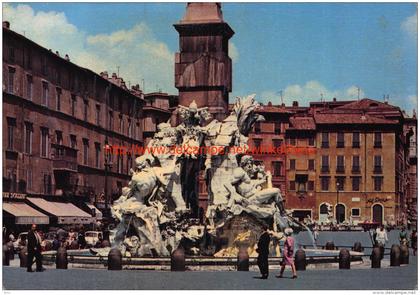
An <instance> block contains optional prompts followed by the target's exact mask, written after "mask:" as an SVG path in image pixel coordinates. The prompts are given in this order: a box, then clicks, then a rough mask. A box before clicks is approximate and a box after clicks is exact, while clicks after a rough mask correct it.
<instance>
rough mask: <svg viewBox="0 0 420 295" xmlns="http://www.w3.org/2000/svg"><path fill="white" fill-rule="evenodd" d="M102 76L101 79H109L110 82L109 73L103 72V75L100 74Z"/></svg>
mask: <svg viewBox="0 0 420 295" xmlns="http://www.w3.org/2000/svg"><path fill="white" fill-rule="evenodd" d="M100 75H101V77H102V78H104V79H107V80H108V72H107V71H103V72H101V73H100Z"/></svg>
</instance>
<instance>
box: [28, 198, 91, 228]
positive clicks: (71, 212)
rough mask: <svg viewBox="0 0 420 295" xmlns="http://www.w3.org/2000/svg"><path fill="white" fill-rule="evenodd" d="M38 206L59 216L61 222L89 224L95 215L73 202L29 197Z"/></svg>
mask: <svg viewBox="0 0 420 295" xmlns="http://www.w3.org/2000/svg"><path fill="white" fill-rule="evenodd" d="M27 200H28V201H29V202H31V203H32V204H33V205H35V206H36V207H38V208H40V209H42V210H44V211H46V212H48V213H49V214H51V215H54V216H57V219H58V223H59V224H89V223H92V222H93V220H94V219H93V217H92V216H91V215H90V214H89V213H86V212H85V211H83V210H82V209H79V208H77V207H76V206H75V205H73V204H71V203H61V202H51V201H47V200H44V199H41V198H27Z"/></svg>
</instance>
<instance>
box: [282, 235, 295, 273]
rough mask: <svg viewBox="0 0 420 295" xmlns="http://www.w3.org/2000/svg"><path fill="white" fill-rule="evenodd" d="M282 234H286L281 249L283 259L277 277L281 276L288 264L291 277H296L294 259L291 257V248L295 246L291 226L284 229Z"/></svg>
mask: <svg viewBox="0 0 420 295" xmlns="http://www.w3.org/2000/svg"><path fill="white" fill-rule="evenodd" d="M284 234H285V235H286V241H285V242H284V250H283V261H282V264H281V270H280V275H279V276H278V277H279V278H282V277H283V272H284V269H285V268H286V265H290V266H291V267H292V272H293V277H292V279H296V278H297V275H296V267H295V261H294V258H293V254H294V253H293V252H294V251H293V250H294V247H295V240H294V239H293V237H292V234H293V230H292V229H291V228H286V229H285V230H284Z"/></svg>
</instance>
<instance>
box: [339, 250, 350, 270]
mask: <svg viewBox="0 0 420 295" xmlns="http://www.w3.org/2000/svg"><path fill="white" fill-rule="evenodd" d="M350 259H351V256H350V251H349V250H347V249H341V250H340V253H339V254H338V268H339V269H350Z"/></svg>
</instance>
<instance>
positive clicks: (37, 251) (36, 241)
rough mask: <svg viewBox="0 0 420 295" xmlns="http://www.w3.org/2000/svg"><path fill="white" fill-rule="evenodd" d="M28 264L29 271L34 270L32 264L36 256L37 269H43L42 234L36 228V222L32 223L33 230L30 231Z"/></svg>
mask: <svg viewBox="0 0 420 295" xmlns="http://www.w3.org/2000/svg"><path fill="white" fill-rule="evenodd" d="M27 240H28V262H27V263H28V264H27V271H28V272H32V264H33V263H34V262H33V260H34V257H35V260H36V271H43V270H44V269H43V268H42V255H41V236H40V235H39V234H38V232H37V230H36V224H32V227H31V230H30V231H29V232H28V237H27Z"/></svg>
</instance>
